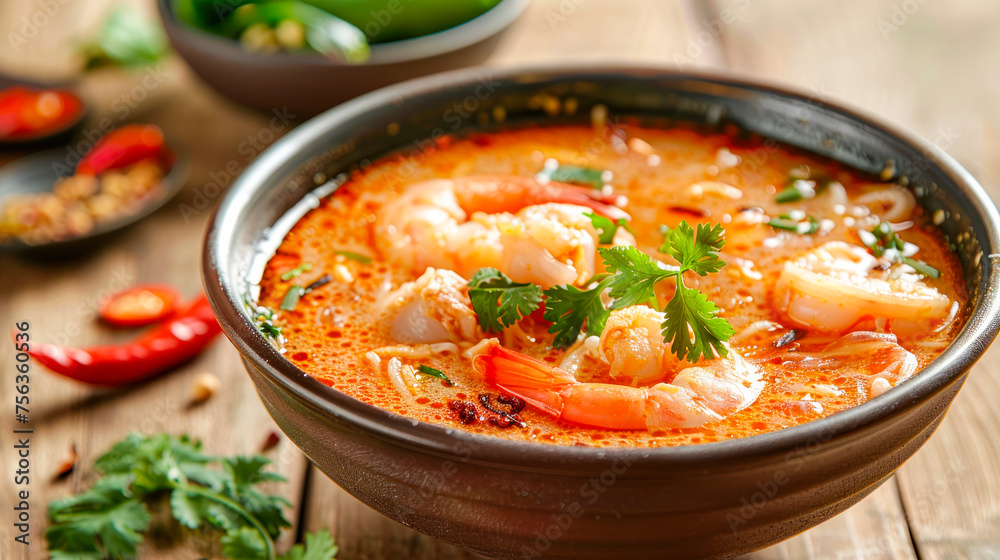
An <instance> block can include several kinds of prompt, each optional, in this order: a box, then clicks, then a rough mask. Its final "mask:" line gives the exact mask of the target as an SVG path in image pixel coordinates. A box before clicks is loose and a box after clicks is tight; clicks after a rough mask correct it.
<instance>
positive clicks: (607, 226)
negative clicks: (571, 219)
mask: <svg viewBox="0 0 1000 560" xmlns="http://www.w3.org/2000/svg"><path fill="white" fill-rule="evenodd" d="M584 216H586V217H588V218H590V223H591V225H593V226H594V229H596V230H597V241H598V242H599V243H600V244H601V245H610V244H611V243H613V242H614V240H615V234H616V233H618V228H620V227H622V228H625V230H626V231H628V232H629V233H631V234H632V235H635V231H634V230H633V229H632V227H631V226H629V225H628V220H626V219H625V218H618V219H617V220H615V221H611V218H605V217H604V216H601V215H600V214H595V213H593V212H587V213H586V214H584Z"/></svg>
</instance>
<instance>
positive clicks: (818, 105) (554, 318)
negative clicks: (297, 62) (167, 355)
mask: <svg viewBox="0 0 1000 560" xmlns="http://www.w3.org/2000/svg"><path fill="white" fill-rule="evenodd" d="M997 223H998V220H997V211H996V209H995V207H994V206H993V204H992V202H991V201H990V200H989V198H988V196H987V195H986V194H985V193H984V191H983V189H982V187H981V186H980V185H979V184H978V183H977V182H976V181H975V179H974V178H973V177H972V176H971V175H970V174H969V173H968V172H967V171H965V170H964V169H962V168H961V167H960V166H959V165H958V164H957V163H955V161H954V160H952V159H951V158H950V157H949V156H947V155H946V154H944V153H942V152H940V150H938V149H937V148H935V147H934V146H933V145H931V144H930V143H928V142H926V141H924V140H922V139H920V138H918V137H916V136H915V135H913V134H911V133H909V132H906V131H904V130H901V129H899V128H897V127H894V126H891V125H888V124H886V123H883V122H881V121H879V120H877V119H874V118H872V117H870V116H866V115H864V114H861V113H859V112H857V111H854V110H851V109H846V108H843V107H841V106H839V105H835V104H832V103H827V102H824V101H818V100H816V99H813V98H810V97H808V96H807V95H804V94H802V93H798V92H795V91H791V90H788V89H786V88H784V87H779V86H774V85H768V84H764V83H760V82H758V81H755V80H749V79H744V78H734V77H731V76H727V75H715V74H704V73H677V72H672V71H669V70H665V69H662V68H649V67H633V68H623V67H590V66H587V67H576V68H566V67H554V68H529V69H504V70H491V69H471V70H464V71H458V72H452V73H448V74H441V75H436V76H431V77H427V78H422V79H419V80H415V81H410V82H406V83H403V84H399V85H395V86H391V87H389V88H385V89H382V90H379V91H376V92H373V93H371V94H368V95H365V96H363V97H361V98H358V99H356V100H353V101H351V102H348V103H345V104H343V105H341V106H339V107H337V108H335V109H332V110H330V111H328V112H326V113H324V114H322V115H320V116H318V117H316V118H315V119H313V120H311V121H309V122H307V123H305V124H304V125H302V126H300V127H299V128H297V129H296V130H294V131H293V132H292V133H290V134H289V135H287V136H286V137H284V138H283V139H282V140H280V141H279V142H277V143H276V144H275V145H274V146H273V147H271V148H270V149H268V150H267V151H266V152H265V153H263V154H262V155H261V156H260V157H259V158H258V159H257V160H256V161H255V162H254V163H253V164H252V165H251V166H250V167H249V168H248V169H247V170H246V171H245V173H244V174H243V175H242V176H241V177H240V178H239V179H238V180H237V181H236V182H235V183H234V185H233V186H232V187H231V189H230V190H229V192H228V193H227V194H226V197H225V198H224V199H223V201H222V202H221V204H220V205H219V207H218V208H217V210H216V213H215V216H214V218H213V219H212V222H211V225H210V227H209V231H208V234H207V237H206V242H205V251H204V275H205V279H204V281H205V287H206V291H207V294H208V297H209V299H210V301H211V302H212V306H213V309H214V310H215V312H216V314H217V317H218V319H219V322H220V323H221V325H222V327H223V329H224V330H225V332H226V334H227V335H228V336H229V338H230V340H231V341H232V342H233V344H234V345H235V346H236V347H237V349H238V350H239V351H240V353H241V355H242V358H243V361H244V364H245V365H246V369H247V371H248V372H249V374H250V377H251V379H252V380H253V382H254V384H255V385H256V388H257V390H258V392H259V394H260V398H261V400H262V402H263V403H264V405H265V407H266V408H267V410H268V411H269V412H270V414H271V415H272V416H273V417H274V419H275V421H276V422H277V423H278V425H279V426H280V427H281V429H282V430H283V431H284V432H285V433H286V434H287V435H288V437H289V438H290V439H291V440H292V441H294V442H295V443H296V444H297V445H298V446H299V447H300V448H301V449H302V450H303V451H304V452H305V453H306V455H307V456H308V457H309V458H310V459H311V460H312V461H313V462H314V463H315V464H316V465H317V466H318V467H319V468H320V469H321V470H322V471H323V472H324V473H326V474H327V475H328V476H329V477H330V478H332V479H333V480H334V481H336V482H337V483H338V484H340V485H341V486H342V487H344V488H345V489H346V490H347V491H348V492H350V493H351V494H352V495H354V496H356V497H357V498H359V499H360V500H362V501H363V502H365V503H366V504H368V505H370V506H371V507H373V508H375V509H376V510H378V511H380V512H382V513H383V514H385V515H387V516H389V517H391V518H392V519H395V520H397V521H399V522H401V523H403V524H405V525H407V526H410V527H413V528H415V529H417V530H419V531H421V532H423V533H426V534H428V535H431V536H433V537H436V538H439V539H442V540H445V541H447V542H450V543H453V544H456V545H458V546H461V547H463V548H466V549H469V550H472V551H475V552H477V553H480V554H483V555H486V556H489V557H505V558H507V557H510V558H513V557H519V558H522V557H523V558H535V557H570V556H572V557H579V558H607V557H612V558H647V557H652V556H658V555H661V554H662V553H663V552H664V551H670V554H671V556H672V557H691V558H696V557H706V556H732V555H737V554H741V553H745V552H749V551H752V550H756V549H759V548H762V547H765V546H768V545H771V544H774V543H776V542H779V541H781V540H783V539H786V538H788V537H790V536H792V535H794V534H796V533H799V532H801V531H803V530H806V529H808V528H810V527H812V526H815V525H817V524H819V523H821V522H822V521H824V520H826V519H829V518H830V517H832V516H834V515H836V514H837V513H839V512H841V511H843V510H845V509H846V508H848V507H850V506H851V505H853V504H855V503H856V502H858V501H859V500H861V499H862V498H863V497H864V496H866V495H868V494H869V493H870V492H872V491H873V490H874V489H875V488H877V487H878V486H879V485H880V484H881V483H882V482H884V481H885V480H886V479H887V478H888V477H889V476H890V475H891V474H892V473H893V472H894V471H895V470H896V469H897V468H898V467H899V466H900V465H901V464H902V463H903V462H904V461H906V460H907V459H908V458H909V457H910V456H912V455H913V454H914V453H915V452H916V451H917V449H919V448H920V446H921V445H922V444H923V443H924V442H925V441H926V440H927V438H928V437H930V436H931V434H932V433H933V431H934V429H935V428H936V427H937V426H938V424H939V423H940V422H941V420H942V418H943V417H944V414H945V412H946V411H947V409H948V406H949V405H950V403H951V401H952V399H953V398H954V397H955V395H956V393H957V392H958V390H959V389H960V387H961V386H962V383H963V382H964V380H965V377H966V375H967V374H968V372H969V369H970V368H971V367H972V365H973V364H974V363H975V361H976V360H977V359H978V358H979V357H980V356H981V355H982V353H983V352H984V351H985V349H986V347H987V346H988V345H989V343H990V342H991V341H992V340H993V338H994V337H995V335H996V333H997V328H998V321H997V312H998V307H1000V302H998V300H997V296H996V292H995V290H992V289H991V287H992V286H993V285H995V282H996V281H997V274H998V270H997V268H996V266H995V265H994V260H993V258H992V257H991V255H995V254H997V253H1000V238H998V233H997ZM695 224H705V225H704V226H701V227H695ZM661 225H662V226H666V229H661V228H660V226H661ZM552 232H556V233H552ZM713 232H714V233H713ZM723 239H724V242H725V243H724V244H723V243H722V241H723ZM665 241H666V242H665ZM616 259H617V260H616ZM612 261H613V262H614V263H617V264H613V263H612ZM722 262H724V264H721V263H722ZM685 263H686V264H685ZM609 264H611V265H610V266H609ZM647 265H648V266H647ZM644 267H646V268H644ZM649 267H652V268H649ZM643 271H645V272H643ZM490 290H493V291H490ZM588 294H589V295H590V296H592V297H588ZM831 294H832V296H831ZM504 297H507V298H521V299H518V300H517V301H520V302H521V307H520V308H519V307H518V306H517V305H514V306H513V307H511V300H510V299H508V300H504V299H502V298H504ZM491 298H492V299H491ZM677 298H680V299H677ZM484 301H486V302H487V303H484ZM505 301H506V303H505ZM671 302H674V304H672V303H671ZM677 302H682V303H685V305H687V309H689V310H692V311H690V312H689V313H686V314H685V312H684V311H683V310H679V307H678V306H677V305H676V303H677ZM491 305H492V309H493V311H492V312H491V311H490V310H489V308H490V306H491ZM501 309H502V310H504V313H505V314H506V316H501V315H502V314H501V313H499V312H497V311H498V310H501ZM510 314H513V316H512V317H511V316H510ZM696 315H697V316H696ZM591 324H593V326H591ZM668 327H669V328H668ZM550 331H551V332H550ZM661 331H662V332H661ZM671 333H673V335H672V336H671ZM679 333H680V334H679ZM685 335H686V336H685ZM483 341H486V342H483ZM682 358H683V359H682Z"/></svg>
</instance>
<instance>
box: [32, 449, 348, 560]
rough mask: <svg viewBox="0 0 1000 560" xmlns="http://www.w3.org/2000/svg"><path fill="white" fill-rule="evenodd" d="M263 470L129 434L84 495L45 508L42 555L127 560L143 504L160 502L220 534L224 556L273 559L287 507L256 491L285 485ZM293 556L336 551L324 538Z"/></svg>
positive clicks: (254, 461)
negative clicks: (46, 548) (264, 486)
mask: <svg viewBox="0 0 1000 560" xmlns="http://www.w3.org/2000/svg"><path fill="white" fill-rule="evenodd" d="M220 464H221V466H222V467H223V468H222V469H221V470H220V469H218V468H217V466H218V465H220ZM268 464H270V461H269V460H268V459H266V458H264V457H259V456H254V457H231V458H220V457H213V456H209V455H206V454H205V453H203V452H202V450H201V443H200V442H198V441H196V440H192V439H190V438H188V437H187V436H181V437H178V438H174V437H170V436H169V435H167V434H156V435H150V436H145V435H139V434H132V435H129V436H128V437H126V438H125V439H124V440H122V441H120V442H119V443H117V444H116V445H114V446H113V447H112V448H111V450H110V451H108V452H107V453H105V454H104V455H102V456H101V457H100V458H99V459H98V460H97V461H96V463H95V467H96V469H97V471H98V472H100V473H101V474H102V475H103V476H102V477H101V478H99V479H98V480H97V482H95V483H94V485H93V486H92V487H91V488H90V489H88V490H86V491H84V492H82V493H80V494H78V495H76V496H70V497H68V498H63V499H61V500H56V501H53V502H52V503H51V504H50V505H49V520H50V523H49V527H48V529H47V530H46V532H45V538H46V540H47V541H48V545H49V554H50V556H51V558H55V559H57V560H71V559H72V560H80V559H84V560H102V559H106V558H110V559H116V560H117V559H121V560H125V559H130V558H134V557H135V555H136V553H137V550H138V546H139V544H140V543H141V542H142V535H141V533H142V532H143V531H145V530H146V529H148V527H149V524H150V514H149V510H148V509H147V508H146V505H145V502H146V501H148V500H150V499H152V498H155V497H159V496H166V497H167V498H168V500H169V503H170V510H171V512H172V513H173V516H174V518H175V519H176V520H177V521H178V522H179V523H180V524H181V525H183V526H185V527H188V528H190V529H200V528H203V527H207V528H215V529H221V530H224V531H226V532H227V533H226V536H225V537H224V538H223V550H224V551H225V553H226V555H227V557H229V558H234V559H241V560H257V559H261V560H274V559H275V558H276V556H275V552H274V541H273V539H274V538H275V537H277V536H278V534H279V533H280V531H281V530H282V529H284V528H287V527H290V526H291V524H290V523H289V522H288V520H287V519H286V518H285V515H284V509H285V508H286V507H290V506H291V504H290V503H289V502H288V501H287V500H285V499H284V498H283V497H281V496H278V495H272V494H267V493H265V492H263V491H262V490H261V489H260V486H259V485H260V484H262V483H268V482H281V481H284V480H285V478H284V477H283V476H281V475H280V474H278V473H275V472H271V471H267V470H265V467H266V466H267V465H268ZM213 467H215V468H213ZM310 542H313V543H315V544H314V545H313V544H309V543H310ZM331 547H332V552H331ZM314 549H315V552H313V550H314ZM297 550H299V551H300V552H299V553H297V554H299V555H304V556H301V558H303V559H304V560H330V559H331V558H332V557H333V556H332V555H333V554H334V553H335V552H336V547H333V543H332V539H330V538H329V534H327V535H326V536H325V537H324V536H322V535H320V536H318V537H307V546H306V547H305V548H302V547H298V548H297ZM290 558H293V559H295V560H298V559H299V558H300V556H291V557H290Z"/></svg>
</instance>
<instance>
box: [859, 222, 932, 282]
mask: <svg viewBox="0 0 1000 560" xmlns="http://www.w3.org/2000/svg"><path fill="white" fill-rule="evenodd" d="M858 236H859V237H860V238H861V242H862V243H864V244H865V246H866V247H868V250H869V251H871V253H872V254H873V255H875V256H876V257H882V256H884V257H886V258H888V259H889V260H891V261H893V262H898V263H902V264H908V265H910V266H911V267H913V269H914V270H916V271H917V272H918V273H920V274H923V275H924V276H928V277H930V278H937V277H938V276H940V275H941V273H940V272H938V270H937V269H936V268H934V267H933V266H931V265H929V264H927V263H925V262H924V261H918V260H917V259H914V258H912V257H910V256H907V255H906V254H905V253H906V252H908V250H907V244H906V242H905V241H903V240H902V238H900V237H899V234H898V233H896V232H895V231H893V230H892V225H891V224H890V223H889V222H882V223H880V224H879V225H877V226H875V227H874V228H873V229H872V230H871V232H868V231H865V230H863V229H862V230H858ZM911 247H913V246H912V245H911ZM913 252H914V253H915V252H916V250H913Z"/></svg>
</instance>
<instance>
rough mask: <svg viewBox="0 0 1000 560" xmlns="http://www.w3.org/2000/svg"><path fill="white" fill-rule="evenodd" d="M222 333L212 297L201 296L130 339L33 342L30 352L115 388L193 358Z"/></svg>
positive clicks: (60, 369)
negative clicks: (88, 343)
mask: <svg viewBox="0 0 1000 560" xmlns="http://www.w3.org/2000/svg"><path fill="white" fill-rule="evenodd" d="M220 332H222V329H221V328H220V327H219V323H218V322H216V320H215V316H214V315H212V308H211V307H209V304H208V300H207V299H206V298H205V296H204V295H201V296H200V297H199V298H197V299H196V300H194V301H193V302H191V303H190V304H189V305H187V306H186V307H184V308H183V309H181V310H180V311H178V312H177V313H176V314H175V315H173V316H172V317H171V318H170V319H168V320H166V321H163V322H161V323H159V324H157V325H156V326H155V327H153V328H152V329H150V330H149V331H148V332H146V333H145V334H143V335H141V336H140V337H138V338H136V339H135V340H133V341H132V342H128V343H125V344H122V345H109V346H94V347H91V348H72V347H68V346H57V345H55V344H33V345H32V346H31V350H30V351H29V352H28V354H29V355H30V356H31V357H32V358H34V359H35V360H36V361H38V363H39V364H41V365H43V366H45V367H47V368H49V369H50V370H52V371H53V372H55V373H58V374H60V375H63V376H65V377H69V378H70V379H76V380H77V381H82V382H84V383H90V384H92V385H102V386H105V387H117V386H121V385H128V384H131V383H137V382H139V381H143V380H146V379H149V378H151V377H154V376H156V375H157V374H160V373H163V372H165V371H167V370H169V369H171V368H173V367H175V366H178V365H180V364H182V363H184V362H186V361H188V360H190V359H192V358H194V357H195V356H197V355H198V353H199V352H201V351H202V350H203V349H204V348H205V346H207V345H208V343H209V342H211V341H212V339H213V338H215V336H216V335H218V334H219V333H220Z"/></svg>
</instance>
